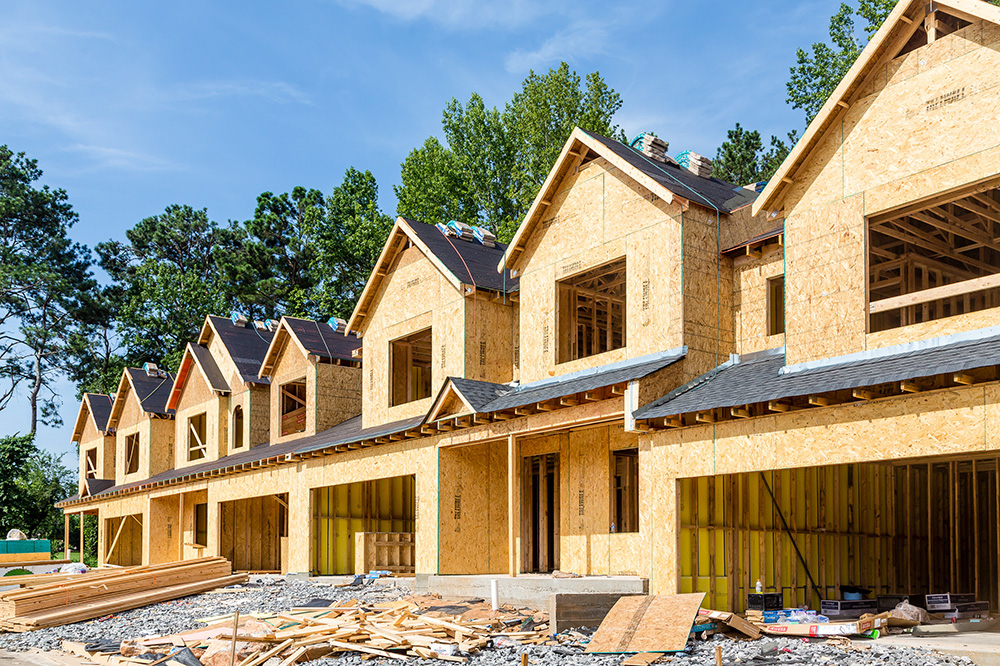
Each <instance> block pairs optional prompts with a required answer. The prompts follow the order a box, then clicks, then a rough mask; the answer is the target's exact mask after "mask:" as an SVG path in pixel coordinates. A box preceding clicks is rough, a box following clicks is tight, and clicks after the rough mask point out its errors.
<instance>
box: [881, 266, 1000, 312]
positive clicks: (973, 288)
mask: <svg viewBox="0 0 1000 666" xmlns="http://www.w3.org/2000/svg"><path fill="white" fill-rule="evenodd" d="M997 287H1000V273H996V274H994V275H984V276H983V277H979V278H973V279H972V280H964V281H962V282H956V283H954V284H946V285H942V286H940V287H931V288H930V289H923V290H921V291H916V292H913V293H912V294H903V295H902V296H893V297H892V298H883V299H881V300H878V301H872V303H870V304H869V306H868V311H869V312H870V313H871V314H875V313H877V312H886V311H889V310H897V309H899V308H905V307H908V306H910V305H917V304H920V303H929V302H931V301H937V300H940V299H943V298H954V297H956V296H962V295H964V294H972V293H975V292H979V291H985V290H987V289H995V288H997Z"/></svg>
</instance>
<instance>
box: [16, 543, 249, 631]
mask: <svg viewBox="0 0 1000 666" xmlns="http://www.w3.org/2000/svg"><path fill="white" fill-rule="evenodd" d="M31 578H32V580H31V581H25V584H26V585H27V586H26V587H23V588H22V589H18V590H10V591H8V592H0V630H5V631H17V632H21V631H31V630H33V629H41V628H43V627H57V626H61V625H64V624H70V623H73V622H82V621H84V620H91V619H94V618H97V617H101V616H103V615H107V614H110V613H117V612H120V611H124V610H130V609H132V608H139V607H141V606H146V605H149V604H152V603H157V602H160V601H169V600H171V599H178V598H180V597H186V596H188V595H191V594H198V593H200V592H207V591H208V590H211V589H214V588H217V587H225V586H227V585H233V584H235V583H242V582H246V580H247V576H246V574H237V575H233V573H232V567H231V566H230V564H229V562H228V561H227V560H226V559H225V558H223V557H206V558H201V559H197V560H187V561H184V562H174V563H171V564H160V565H153V566H148V567H133V568H129V569H110V570H98V571H94V572H91V573H87V574H77V575H75V576H71V577H67V576H62V575H58V574H56V575H54V579H46V578H45V576H44V575H42V576H32V577H31ZM18 582H20V581H18Z"/></svg>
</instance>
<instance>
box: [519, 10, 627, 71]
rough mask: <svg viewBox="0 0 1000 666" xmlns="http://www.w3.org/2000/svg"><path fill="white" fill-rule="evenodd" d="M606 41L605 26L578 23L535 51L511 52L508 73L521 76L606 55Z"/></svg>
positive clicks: (588, 22)
mask: <svg viewBox="0 0 1000 666" xmlns="http://www.w3.org/2000/svg"><path fill="white" fill-rule="evenodd" d="M607 38H608V29H607V27H606V24H604V23H600V22H598V21H577V22H575V23H573V24H572V25H570V26H569V27H567V28H565V29H564V30H560V31H559V32H557V33H556V34H554V35H552V36H551V37H549V38H548V39H546V40H545V41H544V42H542V44H541V46H539V47H538V48H537V49H535V50H533V51H524V50H517V51H513V52H511V53H510V55H508V56H507V61H506V67H507V71H508V72H511V73H522V72H527V71H528V70H529V69H536V68H539V67H542V66H545V65H551V64H555V63H558V62H559V61H561V60H565V61H567V62H569V61H572V60H575V59H579V58H585V57H588V56H592V55H595V54H599V53H603V52H604V49H605V45H606V43H607Z"/></svg>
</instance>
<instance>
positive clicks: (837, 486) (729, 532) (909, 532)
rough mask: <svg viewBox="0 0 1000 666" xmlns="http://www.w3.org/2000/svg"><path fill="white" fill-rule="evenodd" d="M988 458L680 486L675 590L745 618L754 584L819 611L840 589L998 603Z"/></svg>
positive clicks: (995, 495) (992, 468)
mask: <svg viewBox="0 0 1000 666" xmlns="http://www.w3.org/2000/svg"><path fill="white" fill-rule="evenodd" d="M997 468H998V463H997V459H996V458H962V459H953V460H939V459H936V460H921V461H911V462H908V463H896V464H884V463H861V464H852V465H836V466H825V467H810V468H803V469H794V470H780V471H773V472H772V471H768V472H763V473H756V472H754V473H747V474H734V475H720V476H714V477H701V478H697V479H683V480H681V481H679V482H678V484H677V489H678V510H679V514H680V521H679V527H680V530H679V533H678V544H677V546H678V550H677V552H678V559H679V588H680V591H681V592H693V591H699V592H705V593H706V594H707V595H708V596H707V597H706V601H705V603H706V604H708V605H709V606H711V607H714V608H723V609H726V610H732V611H743V610H746V596H747V593H748V592H753V591H754V589H755V585H756V581H757V580H758V579H760V580H761V582H762V584H763V586H764V588H765V591H767V592H780V593H782V595H783V606H784V607H786V608H788V607H793V606H801V605H803V604H805V605H807V606H809V607H811V608H815V609H818V608H819V604H820V600H822V599H842V598H844V590H845V588H847V587H849V586H853V587H859V588H864V589H867V590H870V593H869V594H868V595H867V596H868V598H872V599H874V598H875V597H876V596H877V595H879V594H907V595H921V594H933V593H945V592H951V593H957V594H962V593H969V594H974V595H975V596H976V599H977V600H979V601H988V602H989V603H990V607H991V608H992V609H993V610H997V608H998V606H1000V578H998V567H997V561H998V553H1000V549H998V517H1000V488H998V485H997Z"/></svg>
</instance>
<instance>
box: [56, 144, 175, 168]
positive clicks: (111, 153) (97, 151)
mask: <svg viewBox="0 0 1000 666" xmlns="http://www.w3.org/2000/svg"><path fill="white" fill-rule="evenodd" d="M66 150H67V151H69V152H73V153H79V154H81V155H84V156H85V157H87V158H88V160H89V161H90V162H91V164H92V165H93V167H94V168H98V169H121V170H127V171H173V170H176V169H178V168H179V167H178V166H177V165H175V164H173V163H172V162H170V161H169V160H165V159H163V158H160V157H157V156H155V155H149V154H146V153H142V152H137V151H132V150H125V149H122V148H115V147H113V146H98V145H87V144H82V143H77V144H73V145H71V146H67V147H66Z"/></svg>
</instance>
